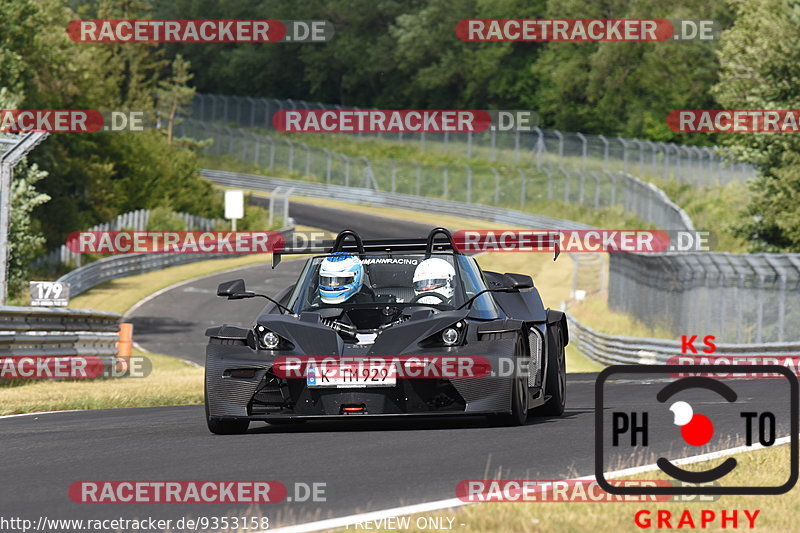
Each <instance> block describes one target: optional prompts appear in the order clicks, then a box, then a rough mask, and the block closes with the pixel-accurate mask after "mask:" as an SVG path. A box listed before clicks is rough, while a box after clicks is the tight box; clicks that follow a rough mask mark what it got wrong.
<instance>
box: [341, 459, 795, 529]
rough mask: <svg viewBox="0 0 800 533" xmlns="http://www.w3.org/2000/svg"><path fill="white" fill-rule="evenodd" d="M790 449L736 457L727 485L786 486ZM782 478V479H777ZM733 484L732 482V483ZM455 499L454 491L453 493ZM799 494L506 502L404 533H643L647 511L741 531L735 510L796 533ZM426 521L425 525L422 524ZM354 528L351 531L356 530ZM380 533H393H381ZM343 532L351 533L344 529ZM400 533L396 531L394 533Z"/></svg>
mask: <svg viewBox="0 0 800 533" xmlns="http://www.w3.org/2000/svg"><path fill="white" fill-rule="evenodd" d="M789 453H790V450H789V446H787V445H783V446H776V447H774V448H767V449H763V450H757V451H752V452H746V453H740V454H736V455H734V456H733V457H735V458H736V460H737V461H738V466H737V467H736V469H735V470H734V471H733V472H732V473H731V474H730V475H729V476H726V481H725V484H726V485H733V484H740V485H766V484H770V483H775V482H776V481H777V484H780V483H782V482H783V481H785V476H786V464H787V461H788V458H789ZM720 461H721V460H720V459H716V460H712V461H705V462H701V463H696V464H694V465H686V466H684V468H686V469H687V470H705V469H708V468H710V467H713V466H716V465H718V464H719V463H720ZM780 476H783V479H775V478H780ZM630 478H631V479H639V480H642V479H668V478H667V477H666V476H665V475H664V474H663V473H660V472H659V473H656V472H649V473H643V474H637V475H635V476H630ZM728 478H730V479H728ZM453 495H454V496H455V487H453ZM799 497H800V488H798V487H795V488H794V489H792V490H791V491H790V492H788V493H786V494H782V495H779V496H722V497H721V498H720V499H719V500H718V501H716V502H708V501H695V502H690V503H685V502H664V503H641V502H638V503H637V502H613V503H584V502H572V503H546V502H540V503H536V502H529V503H518V502H504V503H478V504H474V505H468V506H466V507H462V508H459V509H452V510H449V511H441V512H434V513H425V514H422V515H412V516H411V517H410V518H411V520H410V525H411V527H409V528H405V529H401V530H402V531H407V532H410V533H417V532H422V531H429V530H426V529H422V528H418V527H416V526H415V525H416V523H417V519H418V518H420V517H424V518H427V519H435V518H441V519H443V523H444V524H445V525H446V524H448V520H449V519H453V522H452V523H453V526H454V527H453V528H454V529H456V530H457V531H459V532H460V533H471V532H473V531H474V532H482V531H493V532H496V533H517V532H522V531H536V532H542V533H549V532H553V533H556V532H558V533H561V532H565V531H567V532H580V531H619V532H622V531H641V528H640V527H639V526H637V524H636V523H635V522H634V516H635V514H636V513H637V511H640V510H647V511H650V513H649V514H642V515H641V516H640V520H642V519H644V518H648V517H649V518H650V519H651V520H652V523H651V527H650V529H659V530H662V529H666V528H657V512H658V510H662V511H669V512H670V515H671V527H670V528H669V529H672V528H675V529H695V528H690V527H689V526H687V525H686V524H684V525H683V527H682V528H677V524H678V522H679V520H680V518H681V516H682V515H683V513H684V511H686V510H688V511H689V512H691V513H692V516H693V519H694V521H695V524H696V529H701V527H700V512H701V510H703V509H708V510H712V511H714V512H715V513H716V515H715V516H716V518H717V520H716V522H715V523H713V524H710V523H709V524H707V526H706V527H705V528H702V529H703V531H730V530H731V529H737V528H736V527H731V524H730V523H729V524H728V527H727V528H723V527H721V525H720V514H721V512H722V511H723V510H725V511H726V512H727V513H728V515H729V516H731V513H732V511H733V510H738V511H739V513H738V516H739V522H738V527H739V528H741V529H749V527H748V522H747V519H746V518H745V517H744V515H743V513H742V510H743V509H747V510H748V511H750V512H751V514H752V513H753V512H754V511H756V510H758V511H759V514H758V516H757V517H756V522H755V528H756V529H757V530H759V531H771V532H790V531H797V523H796V514H797V513H796V511H797V507H798V498H799ZM422 523H423V521H420V524H422ZM357 529H358V528H357V527H355V526H351V527H350V528H349V531H353V530H357ZM376 530H377V531H388V530H384V529H380V528H376ZM340 531H348V529H341V530H340ZM395 531H397V529H395Z"/></svg>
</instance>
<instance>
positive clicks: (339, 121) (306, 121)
mask: <svg viewBox="0 0 800 533" xmlns="http://www.w3.org/2000/svg"><path fill="white" fill-rule="evenodd" d="M538 123H539V117H538V115H537V114H536V113H535V112H533V111H526V110H519V109H510V110H490V111H484V110H480V109H464V110H456V109H338V110H333V109H306V110H291V111H289V110H280V111H278V112H277V113H275V114H274V115H273V117H272V125H273V127H274V128H275V129H276V130H278V131H283V132H289V133H480V132H484V131H533V130H534V129H535V128H536V127H537V126H538Z"/></svg>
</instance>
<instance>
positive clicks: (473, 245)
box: [453, 230, 712, 253]
mask: <svg viewBox="0 0 800 533" xmlns="http://www.w3.org/2000/svg"><path fill="white" fill-rule="evenodd" d="M711 241H712V235H711V234H710V233H709V232H705V231H680V230H675V231H665V230H459V231H456V232H455V233H454V234H453V244H454V246H455V248H456V249H457V250H459V251H461V252H464V253H482V252H555V251H558V252H567V253H575V252H578V253H580V252H586V253H593V252H636V253H660V252H702V251H706V252H707V251H709V250H710V249H711Z"/></svg>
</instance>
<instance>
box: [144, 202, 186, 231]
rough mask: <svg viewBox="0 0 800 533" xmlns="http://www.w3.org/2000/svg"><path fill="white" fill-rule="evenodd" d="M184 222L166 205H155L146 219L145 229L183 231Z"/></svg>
mask: <svg viewBox="0 0 800 533" xmlns="http://www.w3.org/2000/svg"><path fill="white" fill-rule="evenodd" d="M185 229H186V222H184V220H183V219H182V218H181V217H180V216H179V215H178V214H177V213H175V212H173V211H172V210H171V209H169V208H168V207H156V208H155V209H153V210H152V211H150V217H149V218H148V219H147V231H183V230H185Z"/></svg>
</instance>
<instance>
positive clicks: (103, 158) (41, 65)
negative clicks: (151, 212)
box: [0, 0, 224, 247]
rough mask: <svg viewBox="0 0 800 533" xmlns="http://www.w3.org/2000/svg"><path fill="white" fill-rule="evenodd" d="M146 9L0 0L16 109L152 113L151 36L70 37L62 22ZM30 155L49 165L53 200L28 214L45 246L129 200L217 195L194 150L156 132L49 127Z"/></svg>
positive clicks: (6, 80) (200, 200)
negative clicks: (56, 130)
mask: <svg viewBox="0 0 800 533" xmlns="http://www.w3.org/2000/svg"><path fill="white" fill-rule="evenodd" d="M149 16H150V14H149V4H147V3H145V2H142V1H141V0H100V1H97V2H91V3H86V4H85V5H81V6H80V7H79V8H78V11H77V12H73V11H71V10H70V9H69V8H66V7H65V6H64V4H63V2H60V1H58V0H17V1H15V2H0V20H3V24H2V25H0V60H2V61H3V69H0V87H8V88H9V89H11V90H12V91H13V92H15V93H18V94H20V95H21V96H22V100H21V102H20V107H22V108H28V109H97V110H137V111H145V112H149V113H152V112H154V111H155V109H156V108H155V104H156V102H155V96H156V92H157V91H158V89H159V82H160V81H162V79H164V78H166V77H168V76H169V70H168V68H167V67H168V62H166V61H165V60H164V59H163V57H162V52H160V51H159V50H160V49H159V47H158V46H157V45H154V44H143V43H135V44H131V43H76V42H73V41H71V40H70V39H69V37H68V35H67V33H66V32H65V31H64V29H65V28H66V26H67V24H68V23H69V22H70V21H71V20H73V19H76V18H106V19H142V18H148V17H149ZM176 18H178V17H176ZM223 18H224V17H223ZM184 66H185V65H184ZM181 68H183V66H182V67H181ZM188 75H189V74H188V72H183V73H180V72H176V73H175V75H173V76H172V78H171V80H170V81H168V82H166V83H165V84H162V85H161V87H162V89H163V90H166V91H168V92H170V93H171V94H178V93H179V92H182V91H183V89H184V88H180V87H178V85H179V78H181V77H182V76H183V77H184V78H185V77H188ZM30 157H31V160H32V161H34V162H36V163H37V164H38V165H39V167H40V168H43V169H46V170H47V171H48V173H49V175H48V177H47V179H46V180H43V181H42V182H41V183H40V184H39V188H40V189H41V190H42V192H44V193H46V194H47V195H49V196H50V197H51V198H52V200H51V202H49V203H48V204H47V205H45V206H40V207H39V208H37V209H36V210H35V211H34V217H35V218H36V219H37V220H38V221H39V222H40V223H41V227H42V230H43V231H44V234H45V236H46V237H47V239H48V246H50V247H52V246H55V245H58V244H61V243H63V240H64V237H65V236H66V235H67V234H68V233H69V232H70V231H74V230H78V229H82V228H85V227H87V226H90V225H92V224H95V223H98V222H103V221H106V220H109V219H111V218H113V217H114V216H116V215H118V214H119V213H120V212H123V211H127V210H130V209H137V208H146V207H156V206H158V205H168V206H169V207H172V208H174V209H180V210H186V211H190V212H191V211H192V210H195V211H194V212H195V213H196V214H201V215H202V214H207V213H209V212H211V211H214V209H215V208H218V207H219V206H220V204H221V202H220V200H219V199H218V198H217V197H216V196H215V195H214V194H213V191H212V188H211V186H210V184H209V183H208V182H206V181H205V180H202V179H201V178H200V177H199V175H198V173H197V166H196V158H195V155H194V154H193V153H192V152H191V151H190V150H188V149H187V148H185V147H184V146H183V145H182V144H181V145H179V144H177V143H175V144H172V145H169V144H168V139H167V138H166V136H164V135H163V134H161V133H160V132H158V131H147V132H143V133H94V134H87V133H72V134H69V133H60V134H55V135H52V136H51V137H50V138H49V139H48V141H47V142H46V143H44V144H43V145H42V146H41V147H39V148H37V150H35V151H34V152H33V153H32V154H31V156H30ZM137 183H139V184H141V186H139V187H137ZM178 188H180V190H178Z"/></svg>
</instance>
